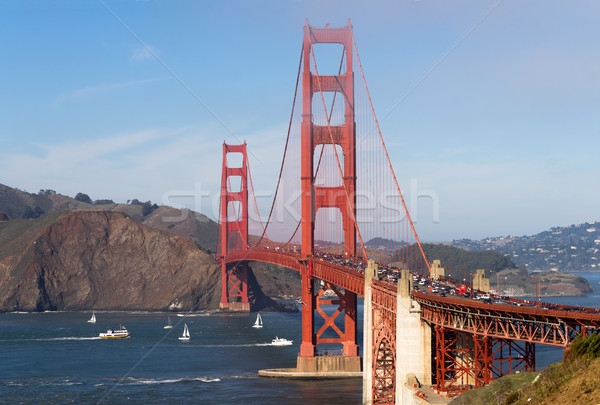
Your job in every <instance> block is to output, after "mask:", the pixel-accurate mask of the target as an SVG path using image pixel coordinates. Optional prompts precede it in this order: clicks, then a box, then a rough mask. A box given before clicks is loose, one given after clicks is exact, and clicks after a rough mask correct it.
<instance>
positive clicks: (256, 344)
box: [197, 342, 273, 347]
mask: <svg viewBox="0 0 600 405" xmlns="http://www.w3.org/2000/svg"><path fill="white" fill-rule="evenodd" d="M257 346H273V344H272V343H270V342H269V343H242V344H239V345H236V344H231V345H198V346H197V347H257Z"/></svg>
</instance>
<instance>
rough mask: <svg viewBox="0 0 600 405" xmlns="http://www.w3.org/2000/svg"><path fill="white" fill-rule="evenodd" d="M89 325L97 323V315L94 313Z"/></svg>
mask: <svg viewBox="0 0 600 405" xmlns="http://www.w3.org/2000/svg"><path fill="white" fill-rule="evenodd" d="M88 322H89V323H96V314H95V313H94V311H92V317H91V318H90V319H89V320H88Z"/></svg>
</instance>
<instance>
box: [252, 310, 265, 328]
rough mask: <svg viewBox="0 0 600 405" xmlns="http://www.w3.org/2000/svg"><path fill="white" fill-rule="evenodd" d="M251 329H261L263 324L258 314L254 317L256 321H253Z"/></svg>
mask: <svg viewBox="0 0 600 405" xmlns="http://www.w3.org/2000/svg"><path fill="white" fill-rule="evenodd" d="M252 327H253V328H262V327H263V323H262V318H261V317H260V312H259V313H258V314H257V315H256V321H254V325H252Z"/></svg>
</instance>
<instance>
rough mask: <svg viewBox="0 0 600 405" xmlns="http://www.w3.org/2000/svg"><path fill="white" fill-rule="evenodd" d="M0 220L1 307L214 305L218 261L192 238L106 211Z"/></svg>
mask: <svg viewBox="0 0 600 405" xmlns="http://www.w3.org/2000/svg"><path fill="white" fill-rule="evenodd" d="M0 225H1V226H0V243H1V244H2V245H3V247H2V248H0V310H2V311H17V310H18V311H35V310H37V311H40V310H82V309H89V308H96V309H120V310H166V309H180V310H193V309H202V308H217V307H218V302H219V299H220V273H219V267H218V265H217V263H216V262H215V261H214V259H213V258H212V257H211V256H210V255H208V254H207V253H205V252H203V251H202V250H200V249H199V248H198V247H197V246H196V244H195V243H194V241H192V240H191V239H189V238H184V237H181V236H177V235H172V234H169V233H167V232H162V231H159V230H155V229H151V228H148V227H146V226H144V225H141V224H138V223H136V222H134V221H133V220H132V219H130V218H128V217H127V216H126V215H124V214H122V213H117V212H108V211H70V212H63V213H56V214H54V215H52V216H47V217H44V218H40V219H38V220H18V221H9V222H7V223H3V224H0ZM2 234H4V236H2Z"/></svg>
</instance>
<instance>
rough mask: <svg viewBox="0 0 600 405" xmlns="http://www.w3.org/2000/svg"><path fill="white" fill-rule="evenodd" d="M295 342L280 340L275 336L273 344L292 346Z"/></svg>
mask: <svg viewBox="0 0 600 405" xmlns="http://www.w3.org/2000/svg"><path fill="white" fill-rule="evenodd" d="M292 342H293V340H287V339H285V338H280V337H277V336H275V339H273V341H272V342H271V344H272V345H273V346H291V345H292Z"/></svg>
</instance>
